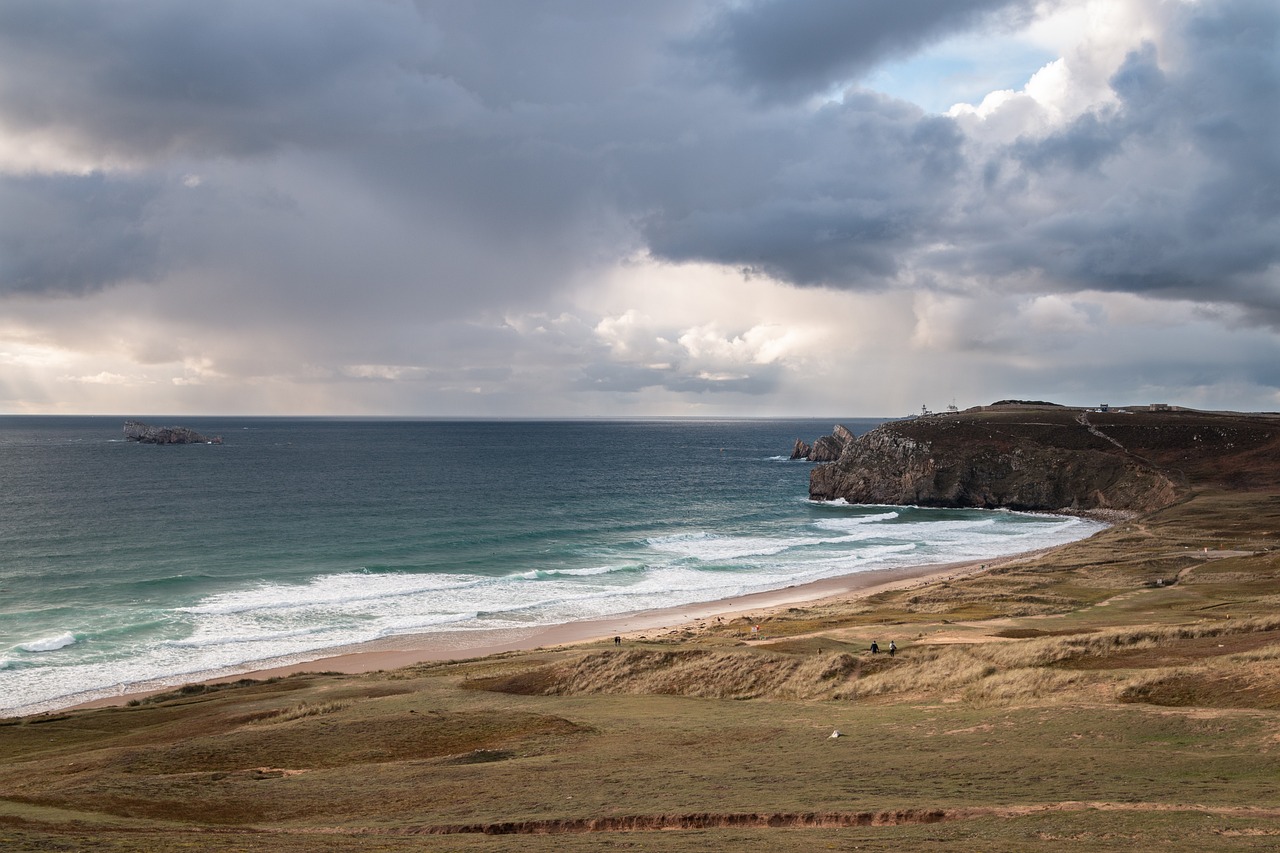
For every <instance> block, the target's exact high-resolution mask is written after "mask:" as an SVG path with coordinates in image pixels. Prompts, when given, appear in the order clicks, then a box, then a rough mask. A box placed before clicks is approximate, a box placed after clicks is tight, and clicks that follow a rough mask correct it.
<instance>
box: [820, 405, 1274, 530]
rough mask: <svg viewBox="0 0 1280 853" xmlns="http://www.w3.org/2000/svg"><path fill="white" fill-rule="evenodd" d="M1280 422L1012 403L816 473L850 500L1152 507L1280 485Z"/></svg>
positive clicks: (829, 496)
mask: <svg viewBox="0 0 1280 853" xmlns="http://www.w3.org/2000/svg"><path fill="white" fill-rule="evenodd" d="M1277 459H1280V419H1278V418H1276V417H1275V416H1269V415H1240V414H1231V413H1226V414H1221V413H1207V412H1189V411H1181V410H1175V411H1160V412H1148V411H1146V410H1145V409H1143V410H1132V411H1125V410H1120V411H1113V412H1107V413H1099V412H1091V411H1087V410H1083V409H1071V408H1067V407H1057V406H1053V407H1048V406H1045V405H1043V404H1041V405H1038V406H1032V405H1026V404H1017V403H1006V404H1003V405H1001V404H997V405H994V406H990V407H984V408H980V409H970V410H967V411H965V412H960V413H956V414H946V415H934V416H930V417H923V418H916V419H914V420H908V421H895V422H891V423H887V424H884V425H882V426H880V427H878V428H877V429H875V430H872V431H871V432H869V433H867V434H866V435H863V436H862V437H861V438H857V439H854V440H852V441H850V442H847V443H846V444H845V445H844V448H843V452H841V454H840V456H839V458H838V459H837V460H836V461H834V462H832V463H830V464H827V465H819V466H818V467H816V468H814V470H813V472H812V473H811V475H810V479H809V496H810V497H811V498H813V499H815V500H834V499H836V498H844V499H845V500H847V501H849V502H850V503H873V504H906V505H912V504H913V505H917V506H935V507H983V508H995V507H1004V508H1009V509H1018V510H1042V511H1075V512H1085V511H1097V510H1124V511H1136V512H1148V511H1151V510H1155V509H1159V508H1161V507H1165V506H1168V505H1170V504H1172V503H1174V502H1176V501H1178V500H1180V499H1181V498H1182V497H1183V496H1185V495H1186V494H1187V493H1188V492H1189V491H1190V490H1192V489H1193V488H1197V487H1213V486H1220V487H1224V488H1233V489H1241V488H1244V489H1249V488H1272V487H1274V486H1275V485H1277V484H1280V464H1278V463H1277V461H1276V460H1277Z"/></svg>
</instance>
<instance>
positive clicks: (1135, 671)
mask: <svg viewBox="0 0 1280 853" xmlns="http://www.w3.org/2000/svg"><path fill="white" fill-rule="evenodd" d="M1276 531H1280V501H1278V500H1275V499H1274V498H1273V497H1272V496H1271V495H1268V494H1261V493H1258V494H1248V493H1232V494H1226V493H1219V494H1204V495H1199V496H1196V497H1194V498H1193V499H1191V500H1189V501H1187V502H1185V503H1182V504H1179V505H1177V506H1174V507H1170V508H1168V509H1166V510H1164V511H1162V512H1160V513H1157V514H1155V515H1152V516H1149V517H1146V518H1142V519H1135V520H1132V521H1129V522H1125V523H1122V524H1119V525H1117V526H1115V527H1113V528H1111V529H1109V530H1107V531H1105V532H1104V533H1102V534H1100V535H1098V536H1096V537H1094V538H1092V539H1090V540H1087V541H1085V542H1081V543H1076V544H1074V545H1072V546H1069V547H1067V548H1064V549H1061V550H1058V551H1054V552H1051V553H1049V554H1045V555H1042V556H1039V557H1035V558H1030V559H1026V560H1022V561H1018V562H1016V563H1013V564H1010V565H1008V566H1003V567H1001V568H999V569H996V570H994V571H991V572H988V573H986V574H984V575H980V576H975V577H971V578H955V579H953V580H951V581H949V582H947V583H945V584H932V585H923V586H917V587H916V588H914V589H904V590H900V591H895V592H888V593H882V594H880V595H877V596H874V597H873V598H871V599H869V600H858V601H851V602H844V603H842V602H828V603H823V604H816V605H808V606H802V607H793V608H789V609H786V610H782V611H780V612H778V613H775V614H772V615H771V616H769V617H767V618H764V619H762V620H760V621H761V623H762V624H764V625H767V628H766V630H765V633H766V634H767V635H768V636H770V637H771V638H774V639H772V640H770V641H767V642H756V643H750V644H748V643H742V642H740V641H739V639H738V638H737V637H736V636H735V633H734V632H735V626H734V624H733V623H732V622H728V623H724V624H723V625H722V626H720V627H718V628H716V627H713V628H711V629H708V631H706V632H702V633H695V634H693V635H691V636H690V637H688V638H680V639H678V640H672V639H669V638H667V639H664V641H663V642H652V643H631V644H629V645H627V646H624V648H623V649H620V650H618V649H613V648H612V647H610V648H603V649H602V648H599V647H595V648H591V647H583V648H569V649H556V650H539V651H537V652H530V653H511V654H506V655H500V656H495V657H492V658H483V659H476V660H471V661H463V662H454V663H449V664H424V665H419V666H415V667H409V668H406V669H403V670H399V671H396V672H393V673H374V674H370V675H366V676H341V675H336V674H325V673H309V674H305V675H299V676H293V677H290V678H284V679H273V680H270V681H253V680H247V679H246V680H244V681H241V682H237V683H232V684H228V685H220V686H217V687H216V688H209V687H203V686H197V687H190V688H181V689H178V690H175V691H172V692H170V693H168V694H165V695H163V696H158V697H152V698H151V699H150V700H147V701H144V702H139V703H137V704H135V705H132V706H130V707H117V708H106V709H100V710H95V711H77V712H64V713H59V714H51V715H44V716H37V717H29V718H21V719H15V720H7V721H0V848H3V849H5V850H15V851H24V850H66V849H95V850H108V851H112V850H196V851H199V850H273V851H286V853H287V851H302V850H306V851H327V850H371V851H375V850H387V851H398V850H423V849H430V850H444V851H453V850H456V851H471V850H482V849H483V850H486V851H492V850H505V849H512V850H515V849H520V850H561V851H576V850H599V849H602V848H618V849H627V850H674V851H680V850H698V851H705V850H707V849H708V848H710V849H733V848H739V847H744V848H756V849H768V850H782V851H787V850H822V849H836V850H852V849H863V850H891V849H919V850H978V849H996V850H1028V851H1038V850H1045V851H1050V850H1061V849H1064V848H1068V849H1072V848H1074V849H1088V850H1111V849H1114V850H1129V849H1133V848H1135V847H1144V848H1147V847H1159V848H1161V849H1168V850H1188V851H1189V850H1205V849H1214V850H1261V849H1271V848H1273V847H1274V845H1275V843H1276V841H1277V838H1278V837H1280V790H1278V789H1277V788H1276V786H1275V762H1276V760H1277V757H1280V739H1278V738H1277V737H1276V734H1275V732H1276V731H1277V723H1278V722H1280V716H1278V715H1280V679H1278V678H1277V677H1276V674H1275V673H1276V670H1275V662H1276V660H1277V659H1280V618H1277V617H1275V616H1273V615H1272V614H1274V613H1275V611H1276V608H1275V604H1276V600H1277V594H1278V588H1277V585H1276V581H1277V580H1280V552H1277V551H1273V550H1270V549H1272V548H1274V547H1275V546H1276V544H1277V542H1276V540H1277V533H1276ZM1205 548H1208V549H1209V552H1208V553H1206V552H1205V550H1204V549H1205ZM1155 579H1162V580H1163V581H1166V582H1165V583H1162V584H1161V585H1159V586H1155V585H1154V584H1153V581H1154V580H1155ZM871 639H878V640H879V641H880V643H881V645H882V647H883V646H887V644H888V640H889V639H895V640H896V641H897V643H898V645H899V647H900V651H899V653H898V654H897V656H896V657H894V658H890V657H889V656H888V655H886V654H883V653H882V654H879V655H875V656H872V655H870V653H869V652H868V651H867V646H868V645H869V643H870V640H871ZM833 730H839V731H840V732H841V733H842V735H843V736H842V737H839V738H832V737H830V735H831V733H832V731H833ZM824 821H825V822H826V824H828V825H823V823H824ZM864 821H865V823H866V824H868V825H859V824H860V823H861V822H864ZM840 822H843V823H844V824H847V825H842V826H838V827H837V826H834V825H832V824H835V823H840ZM870 824H877V825H870ZM659 826H668V827H673V826H686V827H687V826H698V827H700V828H697V829H690V828H683V829H679V828H667V829H662V830H661V831H659V830H658V829H657V827H659ZM450 827H452V828H454V829H458V828H468V827H470V828H472V829H481V830H485V831H487V832H490V833H494V832H505V831H509V832H510V833H511V834H500V835H494V834H477V833H466V832H458V833H454V834H446V835H429V836H427V835H423V834H422V833H424V832H427V831H430V830H440V829H443V828H450ZM591 827H595V828H596V829H597V831H594V832H588V831H584V830H585V829H586V828H591ZM602 827H603V828H606V829H609V828H611V829H609V831H604V829H601V828H602ZM625 827H630V828H631V829H630V831H622V829H620V828H625ZM521 829H523V830H528V831H536V832H539V833H541V834H523V835H522V834H516V831H517V830H521ZM570 830H572V831H570Z"/></svg>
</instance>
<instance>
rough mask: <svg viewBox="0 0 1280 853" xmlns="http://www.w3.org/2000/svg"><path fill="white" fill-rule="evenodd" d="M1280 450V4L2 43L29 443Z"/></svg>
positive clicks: (242, 26)
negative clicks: (147, 424)
mask: <svg viewBox="0 0 1280 853" xmlns="http://www.w3.org/2000/svg"><path fill="white" fill-rule="evenodd" d="M1011 398H1013V399H1037V400H1051V401H1054V402H1059V403H1063V404H1068V405H1097V404H1098V403H1101V402H1109V403H1112V404H1114V405H1121V404H1137V403H1148V402H1164V403H1171V404H1175V405H1183V406H1190V407H1194V408H1203V409H1234V410H1241V411H1276V410H1280V4H1277V3H1276V2H1275V0H914V1H913V0H896V2H887V0H645V2H643V3H633V2H616V3H615V2H601V0H447V2H434V0H420V2H409V0H272V2H270V3H262V2H259V0H222V1H221V2H217V3H209V2H187V0H86V1H85V2H75V0H5V2H3V3H0V413H9V414H124V415H130V416H134V415H138V416H141V415H148V414H156V415H173V416H180V415H217V414H228V415H230V414H236V415H277V414H278V415H336V416H342V415H355V416H401V417H449V416H452V417H641V416H662V417H665V416H697V417H730V416H745V417H782V416H797V417H800V416H803V417H809V416H813V417H825V416H866V417H876V416H884V417H891V416H900V415H905V414H908V413H911V412H916V411H919V409H920V407H921V406H928V407H929V408H931V409H941V408H943V407H945V406H947V405H949V404H953V403H954V404H956V405H958V406H959V407H960V408H965V407H967V406H971V405H979V404H983V403H990V402H993V401H995V400H1000V399H1011Z"/></svg>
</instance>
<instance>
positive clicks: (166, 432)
mask: <svg viewBox="0 0 1280 853" xmlns="http://www.w3.org/2000/svg"><path fill="white" fill-rule="evenodd" d="M124 437H125V440H126V441H136V442H139V443H141V444H222V436H220V435H215V436H213V437H209V436H204V435H201V434H200V433H198V432H196V431H195V430H193V429H189V428H187V427H156V426H150V425H149V424H144V423H142V422H141V421H125V422H124Z"/></svg>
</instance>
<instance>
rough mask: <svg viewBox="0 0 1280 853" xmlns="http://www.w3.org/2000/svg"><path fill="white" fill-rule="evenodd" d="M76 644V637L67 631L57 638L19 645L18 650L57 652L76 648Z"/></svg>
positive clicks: (31, 641) (47, 638)
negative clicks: (67, 648) (71, 647)
mask: <svg viewBox="0 0 1280 853" xmlns="http://www.w3.org/2000/svg"><path fill="white" fill-rule="evenodd" d="M75 643H76V635H75V634H73V633H71V632H70V631H65V632H63V633H61V634H58V635H57V636H55V637H41V638H40V639H38V640H29V641H27V642H25V643H18V645H17V646H16V648H18V649H20V650H22V651H24V652H56V651H57V650H58V649H65V648H66V647H67V646H74V645H75Z"/></svg>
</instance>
